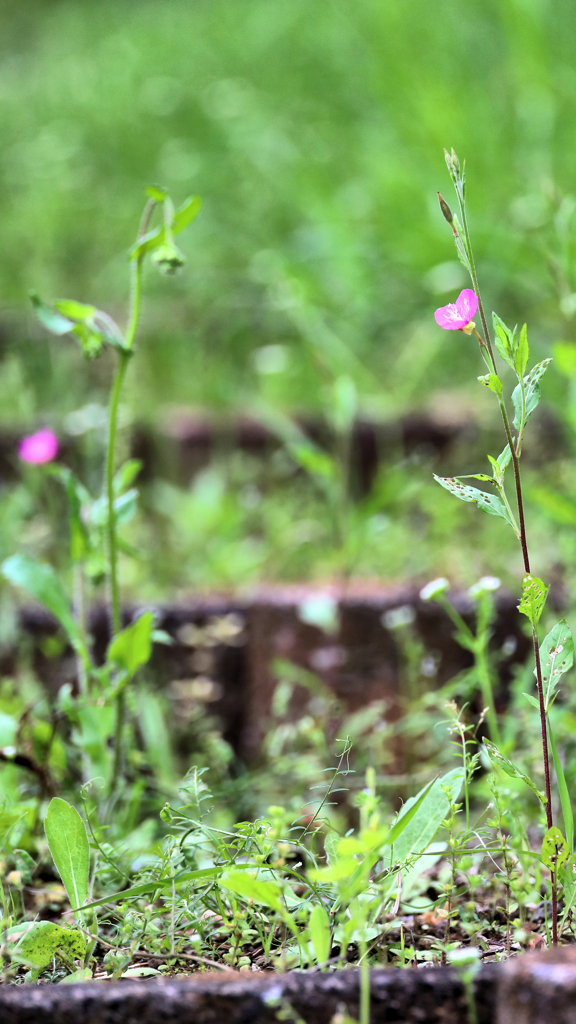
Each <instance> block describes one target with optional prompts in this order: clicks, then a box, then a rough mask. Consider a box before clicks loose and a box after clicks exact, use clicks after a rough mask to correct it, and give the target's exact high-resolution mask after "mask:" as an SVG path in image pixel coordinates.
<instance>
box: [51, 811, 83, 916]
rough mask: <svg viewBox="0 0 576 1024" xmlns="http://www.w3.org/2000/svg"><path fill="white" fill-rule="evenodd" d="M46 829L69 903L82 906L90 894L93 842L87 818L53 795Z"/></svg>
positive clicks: (77, 906) (53, 857) (78, 906)
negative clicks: (85, 824)
mask: <svg viewBox="0 0 576 1024" xmlns="http://www.w3.org/2000/svg"><path fill="white" fill-rule="evenodd" d="M44 831H45V832H46V839H47V840H48V846H49V847H50V853H51V854H52V859H53V861H54V863H55V865H56V867H57V869H58V871H59V873H60V877H61V879H62V883H63V885H64V888H65V889H66V892H67V893H68V899H69V900H70V904H71V906H72V907H76V908H81V907H82V904H83V903H84V901H85V900H86V898H87V896H88V871H89V867H90V846H89V843H88V836H87V835H86V828H85V827H84V822H83V821H82V818H81V817H80V815H79V814H78V811H77V810H76V808H75V807H72V805H71V804H69V803H67V801H66V800H62V799H60V797H54V798H53V799H52V800H51V801H50V803H49V805H48V810H47V812H46V818H45V820H44Z"/></svg>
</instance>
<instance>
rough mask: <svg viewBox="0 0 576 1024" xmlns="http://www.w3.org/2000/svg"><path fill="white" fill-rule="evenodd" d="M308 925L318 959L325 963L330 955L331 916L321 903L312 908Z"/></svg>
mask: <svg viewBox="0 0 576 1024" xmlns="http://www.w3.org/2000/svg"><path fill="white" fill-rule="evenodd" d="M308 927H309V929H310V939H311V941H312V945H313V947H314V954H315V956H316V960H317V961H318V963H319V964H323V963H324V962H325V961H326V960H327V959H328V957H329V956H330V946H331V936H330V918H329V917H328V914H327V913H326V911H325V909H324V907H323V906H321V904H320V903H317V904H316V906H315V907H314V908H313V909H312V913H311V914H310V920H309V922H308Z"/></svg>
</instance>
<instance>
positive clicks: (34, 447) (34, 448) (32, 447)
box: [18, 427, 58, 466]
mask: <svg viewBox="0 0 576 1024" xmlns="http://www.w3.org/2000/svg"><path fill="white" fill-rule="evenodd" d="M57 454H58V438H57V437H56V434H55V433H54V431H53V430H48V428H47V427H44V428H43V429H42V430H37V431H36V433H35V434H29V436H28V437H23V438H22V440H21V441H20V444H19V445H18V455H19V456H20V458H21V459H22V461H23V462H29V463H30V465H31V466H42V465H43V464H44V463H45V462H52V460H53V459H55V458H56V456H57Z"/></svg>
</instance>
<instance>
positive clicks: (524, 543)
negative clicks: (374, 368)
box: [456, 190, 558, 946]
mask: <svg viewBox="0 0 576 1024" xmlns="http://www.w3.org/2000/svg"><path fill="white" fill-rule="evenodd" d="M456 195H457V197H458V204H459V207H460V213H461V215H462V225H463V228H464V235H465V239H466V250H467V255H468V258H469V261H470V276H471V278H472V284H473V286H474V291H475V293H476V296H477V298H478V309H479V311H480V319H481V321H482V332H483V334H484V338H483V339H480V342H481V344H482V342H483V344H484V346H485V347H486V350H487V352H488V356H489V359H490V362H491V364H492V367H493V370H494V373H495V374H496V376H497V377H499V376H500V375H499V373H498V369H497V366H496V360H495V358H494V350H493V348H492V342H491V340H490V332H489V330H488V324H487V321H486V315H485V313H484V305H483V303H482V296H481V294H480V288H479V285H478V275H477V273H476V265H475V263H474V256H473V253H472V245H471V243H470V233H469V230H468V220H467V217H466V208H465V204H464V202H463V201H462V200H461V198H460V194H459V192H458V190H456ZM521 376H522V375H521ZM521 384H523V380H522V381H521ZM498 401H499V404H500V412H501V414H502V421H503V423H504V430H505V432H506V438H507V440H508V444H509V446H510V453H511V456H512V465H513V468H514V483H515V487H516V502H517V506H518V526H519V540H520V547H521V549H522V558H523V561H524V571H525V572H526V573H530V571H531V570H530V556H529V554H528V540H527V536H526V521H525V517H524V500H523V496H522V481H521V477H520V461H519V454H520V448H521V444H522V436H521V435H519V437H518V441H517V443H516V444H514V441H513V438H512V431H511V429H510V421H509V419H508V413H507V411H506V406H505V404H504V399H503V398H502V396H501V395H499V396H498ZM532 644H533V648H534V662H535V667H536V680H537V688H538V705H539V710H540V730H541V734H542V759H543V763H544V782H545V792H546V822H547V826H548V828H549V829H550V828H552V825H553V817H552V794H551V787H550V756H549V752H548V733H547V729H546V710H545V706H544V688H543V683H542V665H541V663H540V647H539V644H538V635H537V633H536V628H535V626H534V625H533V626H532ZM551 881H552V944H553V945H554V946H556V945H557V944H558V892H557V887H556V873H555V872H554V871H553V872H552V874H551Z"/></svg>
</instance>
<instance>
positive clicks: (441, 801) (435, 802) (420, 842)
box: [386, 768, 464, 863]
mask: <svg viewBox="0 0 576 1024" xmlns="http://www.w3.org/2000/svg"><path fill="white" fill-rule="evenodd" d="M463 781H464V769H463V768H453V769H452V771H450V772H448V773H447V774H446V775H443V776H442V778H440V779H435V780H434V782H433V783H432V785H431V786H425V787H424V789H423V790H421V792H420V793H419V794H418V795H417V796H415V797H410V799H409V800H407V801H406V803H405V804H404V806H403V808H402V810H401V812H400V815H399V818H398V820H397V822H396V824H395V825H394V826H393V828H392V829H391V830H390V832H389V833H388V835H387V837H386V842H387V843H388V844H390V841H391V839H392V842H393V849H392V851H391V852H392V857H393V860H394V863H403V862H404V861H405V860H406V859H407V858H408V857H410V856H411V855H413V854H420V853H422V852H423V851H425V850H427V849H428V847H429V845H430V843H431V842H432V840H433V839H434V836H435V835H436V833H437V831H438V829H439V828H440V826H441V824H442V822H443V821H444V819H445V817H446V815H447V814H448V812H449V810H450V802H449V800H448V797H447V795H446V793H445V791H444V789H443V788H442V787H443V786H448V788H449V790H450V794H451V797H452V801H456V800H457V799H458V796H459V793H460V790H461V788H462V783H463ZM414 808H415V810H416V813H415V814H414V815H413V816H410V817H408V815H410V812H411V811H412V810H413V809H414ZM405 817H406V818H407V819H408V823H407V826H406V827H405V828H403V830H402V832H401V833H400V834H396V835H395V836H394V835H393V832H394V830H395V829H396V825H400V823H401V822H402V819H403V818H405Z"/></svg>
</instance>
